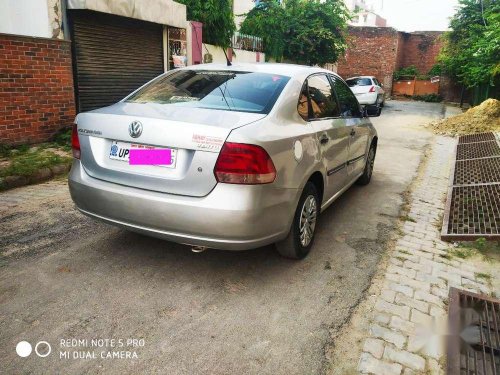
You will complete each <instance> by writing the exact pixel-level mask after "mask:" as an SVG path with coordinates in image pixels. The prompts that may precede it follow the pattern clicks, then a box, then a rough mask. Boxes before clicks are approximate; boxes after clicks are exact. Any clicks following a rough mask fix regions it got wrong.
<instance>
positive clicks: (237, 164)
mask: <svg viewBox="0 0 500 375" xmlns="http://www.w3.org/2000/svg"><path fill="white" fill-rule="evenodd" d="M214 173H215V178H216V179H217V181H218V182H224V183H227V184H245V185H255V184H269V183H271V182H273V181H274V179H275V178H276V169H275V167H274V164H273V161H272V160H271V157H270V156H269V154H268V153H267V152H266V150H264V149H263V148H262V147H260V146H256V145H249V144H245V143H230V142H226V143H224V145H223V146H222V150H221V151H220V154H219V157H218V159H217V163H216V164H215V168H214Z"/></svg>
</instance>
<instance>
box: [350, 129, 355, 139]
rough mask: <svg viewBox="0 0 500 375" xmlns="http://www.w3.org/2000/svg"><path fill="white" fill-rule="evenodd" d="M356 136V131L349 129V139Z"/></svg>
mask: <svg viewBox="0 0 500 375" xmlns="http://www.w3.org/2000/svg"><path fill="white" fill-rule="evenodd" d="M355 135H356V130H354V129H351V137H354V136H355Z"/></svg>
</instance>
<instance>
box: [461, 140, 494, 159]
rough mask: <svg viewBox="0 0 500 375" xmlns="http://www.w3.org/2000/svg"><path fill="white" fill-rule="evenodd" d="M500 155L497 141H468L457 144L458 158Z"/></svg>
mask: <svg viewBox="0 0 500 375" xmlns="http://www.w3.org/2000/svg"><path fill="white" fill-rule="evenodd" d="M492 156H500V147H499V146H498V143H497V141H489V142H479V143H466V144H459V145H458V146H457V160H464V159H477V158H485V157H492Z"/></svg>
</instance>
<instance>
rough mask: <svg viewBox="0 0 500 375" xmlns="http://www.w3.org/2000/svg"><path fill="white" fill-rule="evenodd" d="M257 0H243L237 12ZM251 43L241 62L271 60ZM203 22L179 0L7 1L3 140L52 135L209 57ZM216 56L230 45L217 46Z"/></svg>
mask: <svg viewBox="0 0 500 375" xmlns="http://www.w3.org/2000/svg"><path fill="white" fill-rule="evenodd" d="M254 5H255V3H254V2H253V1H252V0H249V1H245V0H236V1H235V4H234V12H235V14H242V13H245V12H247V11H248V10H249V9H251V7H252V6H254ZM235 40H236V42H238V43H239V44H241V45H242V47H245V49H250V50H241V51H240V50H235V51H234V53H232V52H233V51H232V50H229V51H227V52H228V54H229V56H230V58H231V56H232V57H233V60H234V61H237V62H240V61H244V62H256V61H264V55H263V54H262V53H260V52H258V51H257V50H256V49H252V48H253V46H254V45H255V43H250V44H251V45H250V46H249V48H246V47H248V46H247V45H248V44H249V42H248V41H250V42H251V41H252V39H251V38H246V39H245V38H241V37H240V36H238V37H237V38H236V39H235ZM206 50H207V46H206V45H205V46H203V27H202V24H201V23H199V22H194V21H188V20H187V17H186V6H185V5H182V4H180V3H177V2H175V1H173V0H148V1H144V0H120V1H109V0H2V1H0V66H1V68H2V69H1V70H0V144H8V145H17V144H23V143H37V142H43V141H47V140H49V139H51V138H52V137H53V136H54V135H55V134H56V133H57V132H58V131H59V130H60V129H62V128H66V127H69V126H71V124H72V123H73V120H74V118H75V115H76V114H77V113H78V112H82V111H88V110H92V109H95V108H99V107H103V106H107V105H110V104H113V103H115V102H117V101H119V100H121V99H122V98H123V97H125V96H126V95H128V94H129V93H130V92H132V91H133V90H135V89H136V88H138V87H140V86H141V85H142V84H144V83H145V82H147V81H149V80H150V79H152V78H154V77H156V76H158V75H159V74H162V73H163V72H165V71H168V70H171V69H175V68H177V67H181V66H185V65H191V64H200V63H202V62H203V57H204V56H203V54H204V51H206ZM210 51H211V52H213V54H214V55H213V56H212V61H213V62H223V61H225V57H224V56H225V55H224V51H223V50H222V49H220V48H218V47H215V46H212V47H210Z"/></svg>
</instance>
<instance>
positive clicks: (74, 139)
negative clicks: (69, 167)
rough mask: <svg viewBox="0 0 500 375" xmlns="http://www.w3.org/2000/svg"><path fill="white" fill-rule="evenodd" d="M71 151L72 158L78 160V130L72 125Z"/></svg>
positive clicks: (79, 153)
mask: <svg viewBox="0 0 500 375" xmlns="http://www.w3.org/2000/svg"><path fill="white" fill-rule="evenodd" d="M71 149H72V150H73V157H74V158H76V159H80V155H81V152H80V140H79V139H78V129H77V126H76V124H74V125H73V131H72V132H71Z"/></svg>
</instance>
